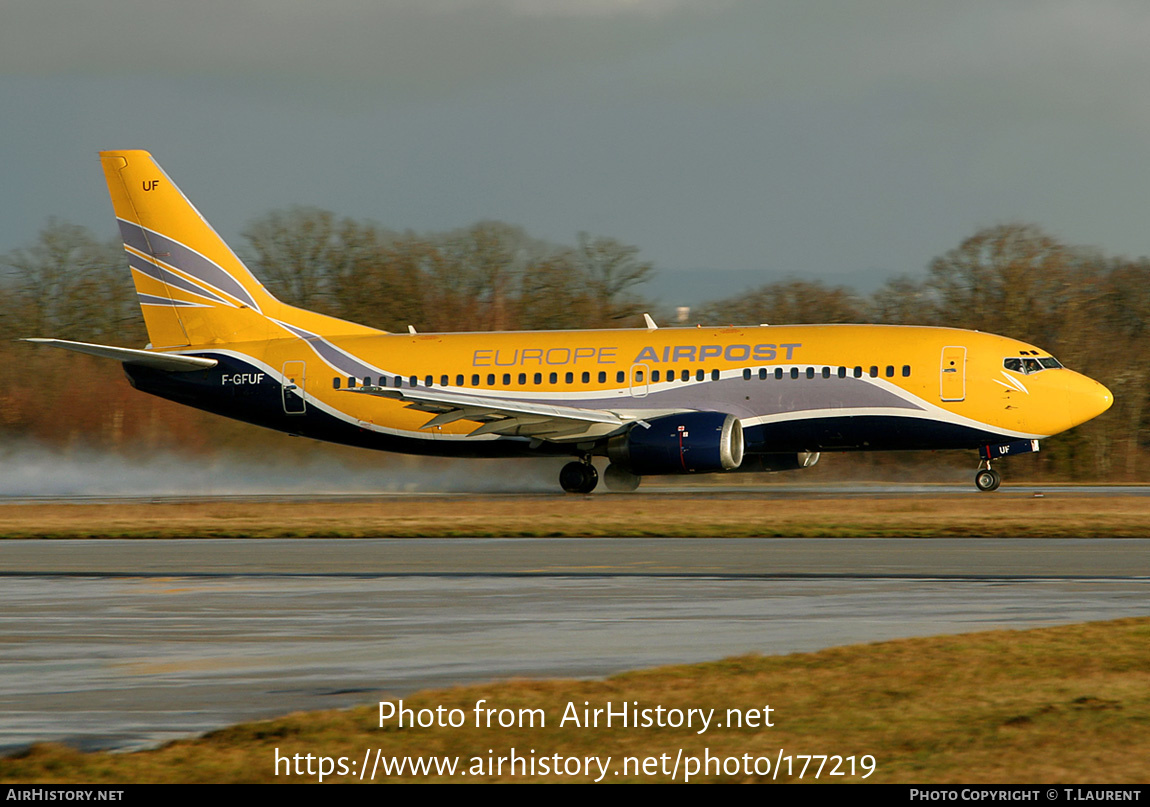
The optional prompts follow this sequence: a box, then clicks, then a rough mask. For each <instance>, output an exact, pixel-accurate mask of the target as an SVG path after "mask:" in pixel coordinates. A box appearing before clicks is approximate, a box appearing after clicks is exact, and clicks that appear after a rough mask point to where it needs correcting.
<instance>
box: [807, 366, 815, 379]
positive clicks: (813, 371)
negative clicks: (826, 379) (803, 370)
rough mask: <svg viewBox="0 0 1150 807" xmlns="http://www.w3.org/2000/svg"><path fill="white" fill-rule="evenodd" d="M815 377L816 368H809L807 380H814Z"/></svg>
mask: <svg viewBox="0 0 1150 807" xmlns="http://www.w3.org/2000/svg"><path fill="white" fill-rule="evenodd" d="M814 377H815V368H814V367H808V368H807V378H814Z"/></svg>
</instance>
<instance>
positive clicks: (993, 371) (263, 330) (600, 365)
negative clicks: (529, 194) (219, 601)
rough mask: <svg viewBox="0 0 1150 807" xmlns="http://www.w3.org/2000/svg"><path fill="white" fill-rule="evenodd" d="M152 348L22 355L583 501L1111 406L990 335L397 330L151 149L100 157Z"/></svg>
mask: <svg viewBox="0 0 1150 807" xmlns="http://www.w3.org/2000/svg"><path fill="white" fill-rule="evenodd" d="M100 158H101V162H102V165H103V169H104V175H105V179H106V180H107V184H108V191H109V193H110V195H111V198H112V205H113V207H114V209H115V214H116V219H117V222H118V224H119V228H120V234H121V236H122V238H123V242H124V249H125V251H126V252H127V256H128V257H127V260H128V265H129V267H130V270H131V274H132V279H133V280H134V282H135V288H136V292H137V295H138V297H139V303H140V306H141V309H142V311H143V316H144V321H145V324H146V326H147V331H148V338H149V341H150V343H149V344H148V345H147V347H146V348H144V349H130V348H120V347H112V346H107V345H96V344H91V343H84V342H72V341H65V340H59V339H49V338H34V339H29V340H27V341H30V342H36V343H40V344H44V345H49V346H52V347H57V348H63V349H66V350H72V351H77V352H80V353H87V354H92V355H96V356H103V357H106V358H110V359H114V360H117V361H120V362H122V363H123V367H124V370H125V373H126V374H127V376H128V380H129V381H130V383H131V384H132V386H133V387H135V388H136V389H138V390H141V391H144V392H148V393H151V394H153V395H158V396H160V397H162V398H167V399H169V400H172V401H176V402H178V403H181V404H186V405H188V406H193V407H196V408H199V409H203V410H206V411H209V412H214V413H216V414H220V415H224V416H226V417H231V418H236V419H238V420H241V421H246V422H248V423H254V424H257V425H260V426H265V427H268V428H271V429H277V430H279V431H283V432H288V433H290V434H295V435H302V436H305V437H311V438H315V439H319V440H327V441H331V442H335V443H343V444H346V445H352V446H361V447H364V448H371V449H380V450H385V451H398V452H405V453H411V454H429V455H439V456H449V457H546V456H567V457H571V458H572V460H571V461H570V462H568V463H567V464H566V465H564V466H563V468H562V470H561V472H560V475H559V484H560V486H561V487H562V489H563V490H565V491H567V492H569V493H590V492H591V491H592V490H593V489H594V488H595V487H596V485H597V483H598V472H597V471H596V469H595V466H594V465H593V464H592V458H593V457H604V456H605V457H606V458H607V459H608V460H609V463H610V464H609V465H608V466H607V468H606V471H605V474H604V477H605V482H606V483H607V486H608V487H609V488H610V489H612V490H617V491H629V490H634V489H636V488H637V487H638V486H639V483H640V481H641V478H642V477H643V476H657V475H664V474H692V473H694V474H702V473H737V472H762V471H785V470H797V469H800V468H806V467H810V466H812V465H814V464H815V463H816V462H817V461H818V459H819V457H820V454H821V453H823V452H839V451H878V450H938V449H975V450H977V451H978V452H979V464H978V469H977V472H976V475H975V486H976V487H977V488H978V489H979V490H981V491H992V490H995V489H997V488H998V486H999V484H1000V482H1001V477H1000V474H999V472H998V471H997V470H996V469H995V468H994V467H993V462H994V461H995V460H997V459H999V458H1000V457H1003V456H1008V455H1013V454H1017V453H1026V452H1031V451H1037V450H1038V447H1039V442H1038V441H1039V440H1041V439H1043V438H1046V437H1049V436H1051V435H1054V434H1058V433H1059V432H1062V431H1065V430H1067V429H1070V428H1072V427H1074V426H1076V425H1078V424H1080V423H1084V422H1086V421H1088V420H1090V419H1091V418H1093V417H1095V416H1097V415H1099V414H1101V413H1102V412H1104V411H1106V410H1107V409H1108V408H1109V407H1110V405H1111V403H1112V401H1113V399H1112V397H1111V394H1110V391H1109V390H1108V389H1106V387H1104V386H1103V385H1102V384H1100V383H1098V382H1097V381H1094V380H1092V379H1090V378H1087V377H1086V376H1084V375H1080V374H1079V373H1076V372H1073V371H1072V370H1069V369H1066V368H1065V367H1063V366H1062V365H1061V364H1060V363H1059V362H1058V361H1057V360H1056V359H1055V358H1054V357H1053V356H1051V355H1050V354H1049V353H1048V352H1046V351H1044V350H1042V349H1040V348H1038V347H1035V346H1034V345H1030V344H1027V343H1025V342H1020V341H1018V340H1015V339H1010V338H1008V337H1004V336H996V335H994V334H989V333H981V332H977V331H969V330H959V329H953V328H937V327H915V326H894V325H759V326H745V327H736V326H728V327H708V328H703V327H696V328H659V327H658V326H657V325H656V323H655V322H654V320H653V319H652V318H651V317H650V316H649V315H644V320H645V327H643V328H634V329H618V330H576V331H527V332H492V333H417V332H416V330H415V328H414V327H410V326H409V328H408V332H407V333H390V332H386V331H381V330H377V329H375V328H370V327H367V326H364V325H357V324H355V323H351V322H346V321H344V320H340V319H336V318H334V317H330V316H326V315H323V314H319V313H316V312H313V311H307V310H304V309H300V308H296V307H294V306H291V305H288V304H287V303H284V302H281V301H280V300H277V299H276V298H275V297H273V296H272V294H271V293H269V292H268V290H267V289H266V288H264V286H263V285H262V284H261V283H260V282H259V281H258V280H257V279H256V277H255V276H254V275H253V274H252V273H251V272H250V271H249V270H248V268H247V267H246V266H245V265H244V264H243V262H242V261H241V260H240V259H239V258H238V257H237V256H236V254H235V253H233V252H232V250H231V249H230V248H229V247H228V246H227V244H226V243H224V241H223V239H222V238H220V236H219V235H217V234H216V232H215V231H214V230H213V229H212V227H211V225H209V224H208V223H207V221H206V220H205V219H204V218H203V217H202V216H201V215H200V213H199V211H198V210H196V208H195V207H194V206H193V205H192V204H191V202H189V201H188V199H187V198H186V197H185V196H184V194H183V193H182V192H181V191H180V189H179V188H178V187H177V186H176V185H175V183H173V182H172V180H171V179H170V178H169V177H168V175H167V174H166V173H164V171H163V169H161V168H160V166H159V165H158V164H157V163H156V161H155V160H154V159H153V158H152V156H151V155H150V154H149V153H148V152H146V151H138V150H128V151H105V152H101V154H100Z"/></svg>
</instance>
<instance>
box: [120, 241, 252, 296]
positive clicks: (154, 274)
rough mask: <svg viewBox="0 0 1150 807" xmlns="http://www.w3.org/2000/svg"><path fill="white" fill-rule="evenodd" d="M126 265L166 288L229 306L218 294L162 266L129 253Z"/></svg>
mask: <svg viewBox="0 0 1150 807" xmlns="http://www.w3.org/2000/svg"><path fill="white" fill-rule="evenodd" d="M128 265H129V266H131V267H132V268H133V269H135V270H136V271H137V272H140V273H141V274H145V275H147V276H148V277H150V278H153V279H154V280H158V281H160V282H161V283H164V284H166V285H168V286H174V287H175V288H177V289H181V290H183V291H187V292H191V293H192V294H195V295H196V296H198V297H206V298H208V299H209V300H215V301H216V302H218V303H224V304H225V305H231V303H229V302H228V301H227V300H225V299H224V298H223V297H220V296H219V295H218V294H214V293H212V292H210V291H208V290H207V289H205V288H201V287H200V286H197V285H196V284H195V283H192V282H190V281H188V280H184V279H183V278H182V277H180V276H179V275H175V274H172V273H171V272H169V271H168V270H167V269H165V268H163V267H162V266H156V265H155V264H153V263H148V261H145V260H144V259H143V258H141V257H140V256H139V255H135V254H133V253H131V252H129V253H128Z"/></svg>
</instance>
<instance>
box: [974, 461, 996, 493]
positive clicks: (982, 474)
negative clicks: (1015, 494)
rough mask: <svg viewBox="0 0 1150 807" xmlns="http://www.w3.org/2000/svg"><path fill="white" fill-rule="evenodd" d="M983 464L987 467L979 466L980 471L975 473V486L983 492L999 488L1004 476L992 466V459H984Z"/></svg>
mask: <svg viewBox="0 0 1150 807" xmlns="http://www.w3.org/2000/svg"><path fill="white" fill-rule="evenodd" d="M981 464H982V465H985V466H986V467H985V468H982V467H979V469H978V471H977V472H976V473H975V474H974V486H975V487H976V488H978V489H979V490H981V491H982V492H983V493H989V492H990V491H992V490H998V486H999V485H1001V484H1002V476H1000V475H999V473H998V471H996V470H994V469H993V468H991V467H990V460H983V462H982V463H981Z"/></svg>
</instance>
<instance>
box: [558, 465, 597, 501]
mask: <svg viewBox="0 0 1150 807" xmlns="http://www.w3.org/2000/svg"><path fill="white" fill-rule="evenodd" d="M598 484H599V472H598V471H596V470H595V466H594V465H592V464H591V458H590V457H584V458H583V459H582V460H581V461H580V462H569V463H567V464H566V465H564V466H563V470H561V471H560V472H559V485H560V486H561V487H562V488H563V490H565V491H566V492H568V493H590V492H591V491H593V490H594V489H595V486H596V485H598Z"/></svg>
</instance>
